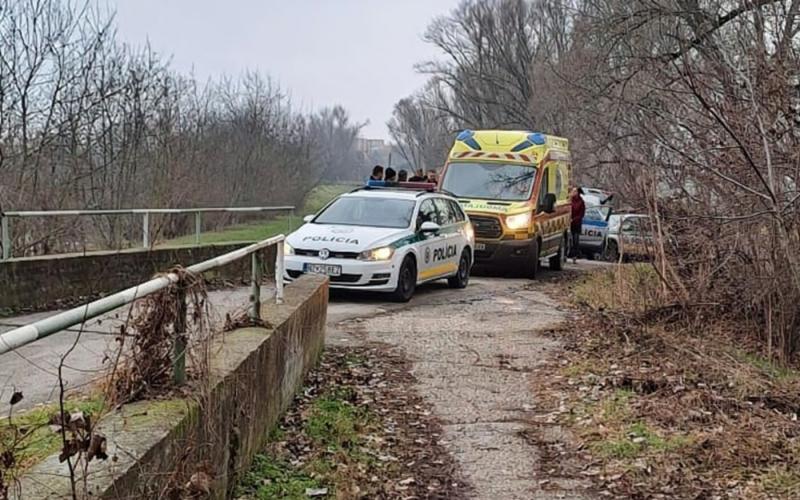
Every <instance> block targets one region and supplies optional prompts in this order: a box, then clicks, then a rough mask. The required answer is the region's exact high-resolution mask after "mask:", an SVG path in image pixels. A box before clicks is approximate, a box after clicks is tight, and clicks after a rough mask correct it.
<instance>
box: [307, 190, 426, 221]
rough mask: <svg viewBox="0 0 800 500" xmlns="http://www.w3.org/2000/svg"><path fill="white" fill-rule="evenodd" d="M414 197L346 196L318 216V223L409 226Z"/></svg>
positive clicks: (316, 219)
mask: <svg viewBox="0 0 800 500" xmlns="http://www.w3.org/2000/svg"><path fill="white" fill-rule="evenodd" d="M414 205H415V202H414V201H413V200H398V199H391V198H375V197H367V196H343V197H341V198H339V199H338V200H336V201H334V202H333V203H331V204H330V205H328V207H327V208H326V209H325V210H324V211H323V212H322V213H320V214H319V215H317V217H316V218H315V219H314V221H313V222H314V224H336V225H344V226H367V227H389V228H397V229H400V228H406V227H409V226H410V225H411V216H412V214H413V213H414Z"/></svg>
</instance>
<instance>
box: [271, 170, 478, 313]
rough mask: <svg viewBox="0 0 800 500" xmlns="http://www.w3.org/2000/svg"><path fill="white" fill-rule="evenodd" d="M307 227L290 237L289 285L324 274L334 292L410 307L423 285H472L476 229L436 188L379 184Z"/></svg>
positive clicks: (340, 201) (349, 196)
mask: <svg viewBox="0 0 800 500" xmlns="http://www.w3.org/2000/svg"><path fill="white" fill-rule="evenodd" d="M305 221H306V224H304V225H303V226H302V227H301V228H300V229H298V230H297V231H295V232H294V233H292V234H290V235H289V236H288V237H287V238H286V243H285V269H286V271H285V272H286V274H285V275H284V279H285V280H286V281H292V280H293V279H296V278H298V277H299V276H301V275H302V274H303V273H318V274H325V275H327V276H328V277H329V278H330V286H331V287H333V288H348V289H357V290H373V291H382V292H392V294H393V298H394V299H395V300H398V301H403V302H406V301H408V300H410V299H411V296H412V295H413V294H414V290H415V288H416V286H417V285H419V284H421V283H425V282H428V281H433V280H438V279H442V278H447V280H448V283H449V284H450V286H451V287H453V288H464V287H466V286H467V283H468V282H469V275H470V269H471V267H472V262H473V250H474V248H475V236H474V233H473V230H472V225H471V224H470V221H469V218H468V217H467V214H466V213H464V211H463V210H462V209H461V206H460V205H459V203H458V201H457V200H455V199H454V198H451V197H450V196H448V195H446V194H444V193H438V192H434V191H433V186H432V185H429V184H421V183H398V184H393V185H386V184H384V183H382V182H377V183H376V182H372V183H371V184H370V185H368V186H366V187H363V188H359V189H356V190H354V191H352V192H350V193H346V194H343V195H341V196H339V197H338V198H336V199H334V200H333V201H332V202H331V203H329V204H328V205H327V206H325V208H323V209H322V210H320V212H319V213H318V214H316V215H313V216H308V217H306V218H305Z"/></svg>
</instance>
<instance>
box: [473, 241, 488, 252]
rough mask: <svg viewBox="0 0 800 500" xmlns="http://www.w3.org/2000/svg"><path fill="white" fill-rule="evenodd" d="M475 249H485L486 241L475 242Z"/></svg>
mask: <svg viewBox="0 0 800 500" xmlns="http://www.w3.org/2000/svg"><path fill="white" fill-rule="evenodd" d="M475 250H477V251H479V252H480V251H482V250H486V243H475Z"/></svg>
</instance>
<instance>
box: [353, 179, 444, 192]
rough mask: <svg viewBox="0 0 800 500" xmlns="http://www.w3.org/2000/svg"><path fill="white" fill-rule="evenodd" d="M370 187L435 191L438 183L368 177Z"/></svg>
mask: <svg viewBox="0 0 800 500" xmlns="http://www.w3.org/2000/svg"><path fill="white" fill-rule="evenodd" d="M366 187H368V188H395V189H414V190H417V191H433V190H435V189H436V184H433V183H431V182H390V181H376V180H374V179H368V180H367V185H366Z"/></svg>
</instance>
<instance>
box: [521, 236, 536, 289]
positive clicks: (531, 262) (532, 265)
mask: <svg viewBox="0 0 800 500" xmlns="http://www.w3.org/2000/svg"><path fill="white" fill-rule="evenodd" d="M524 272H525V277H526V278H528V279H531V280H535V279H536V275H537V274H538V273H539V241H534V242H533V245H531V254H530V256H529V257H528V265H527V267H526V268H525V271H524Z"/></svg>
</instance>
